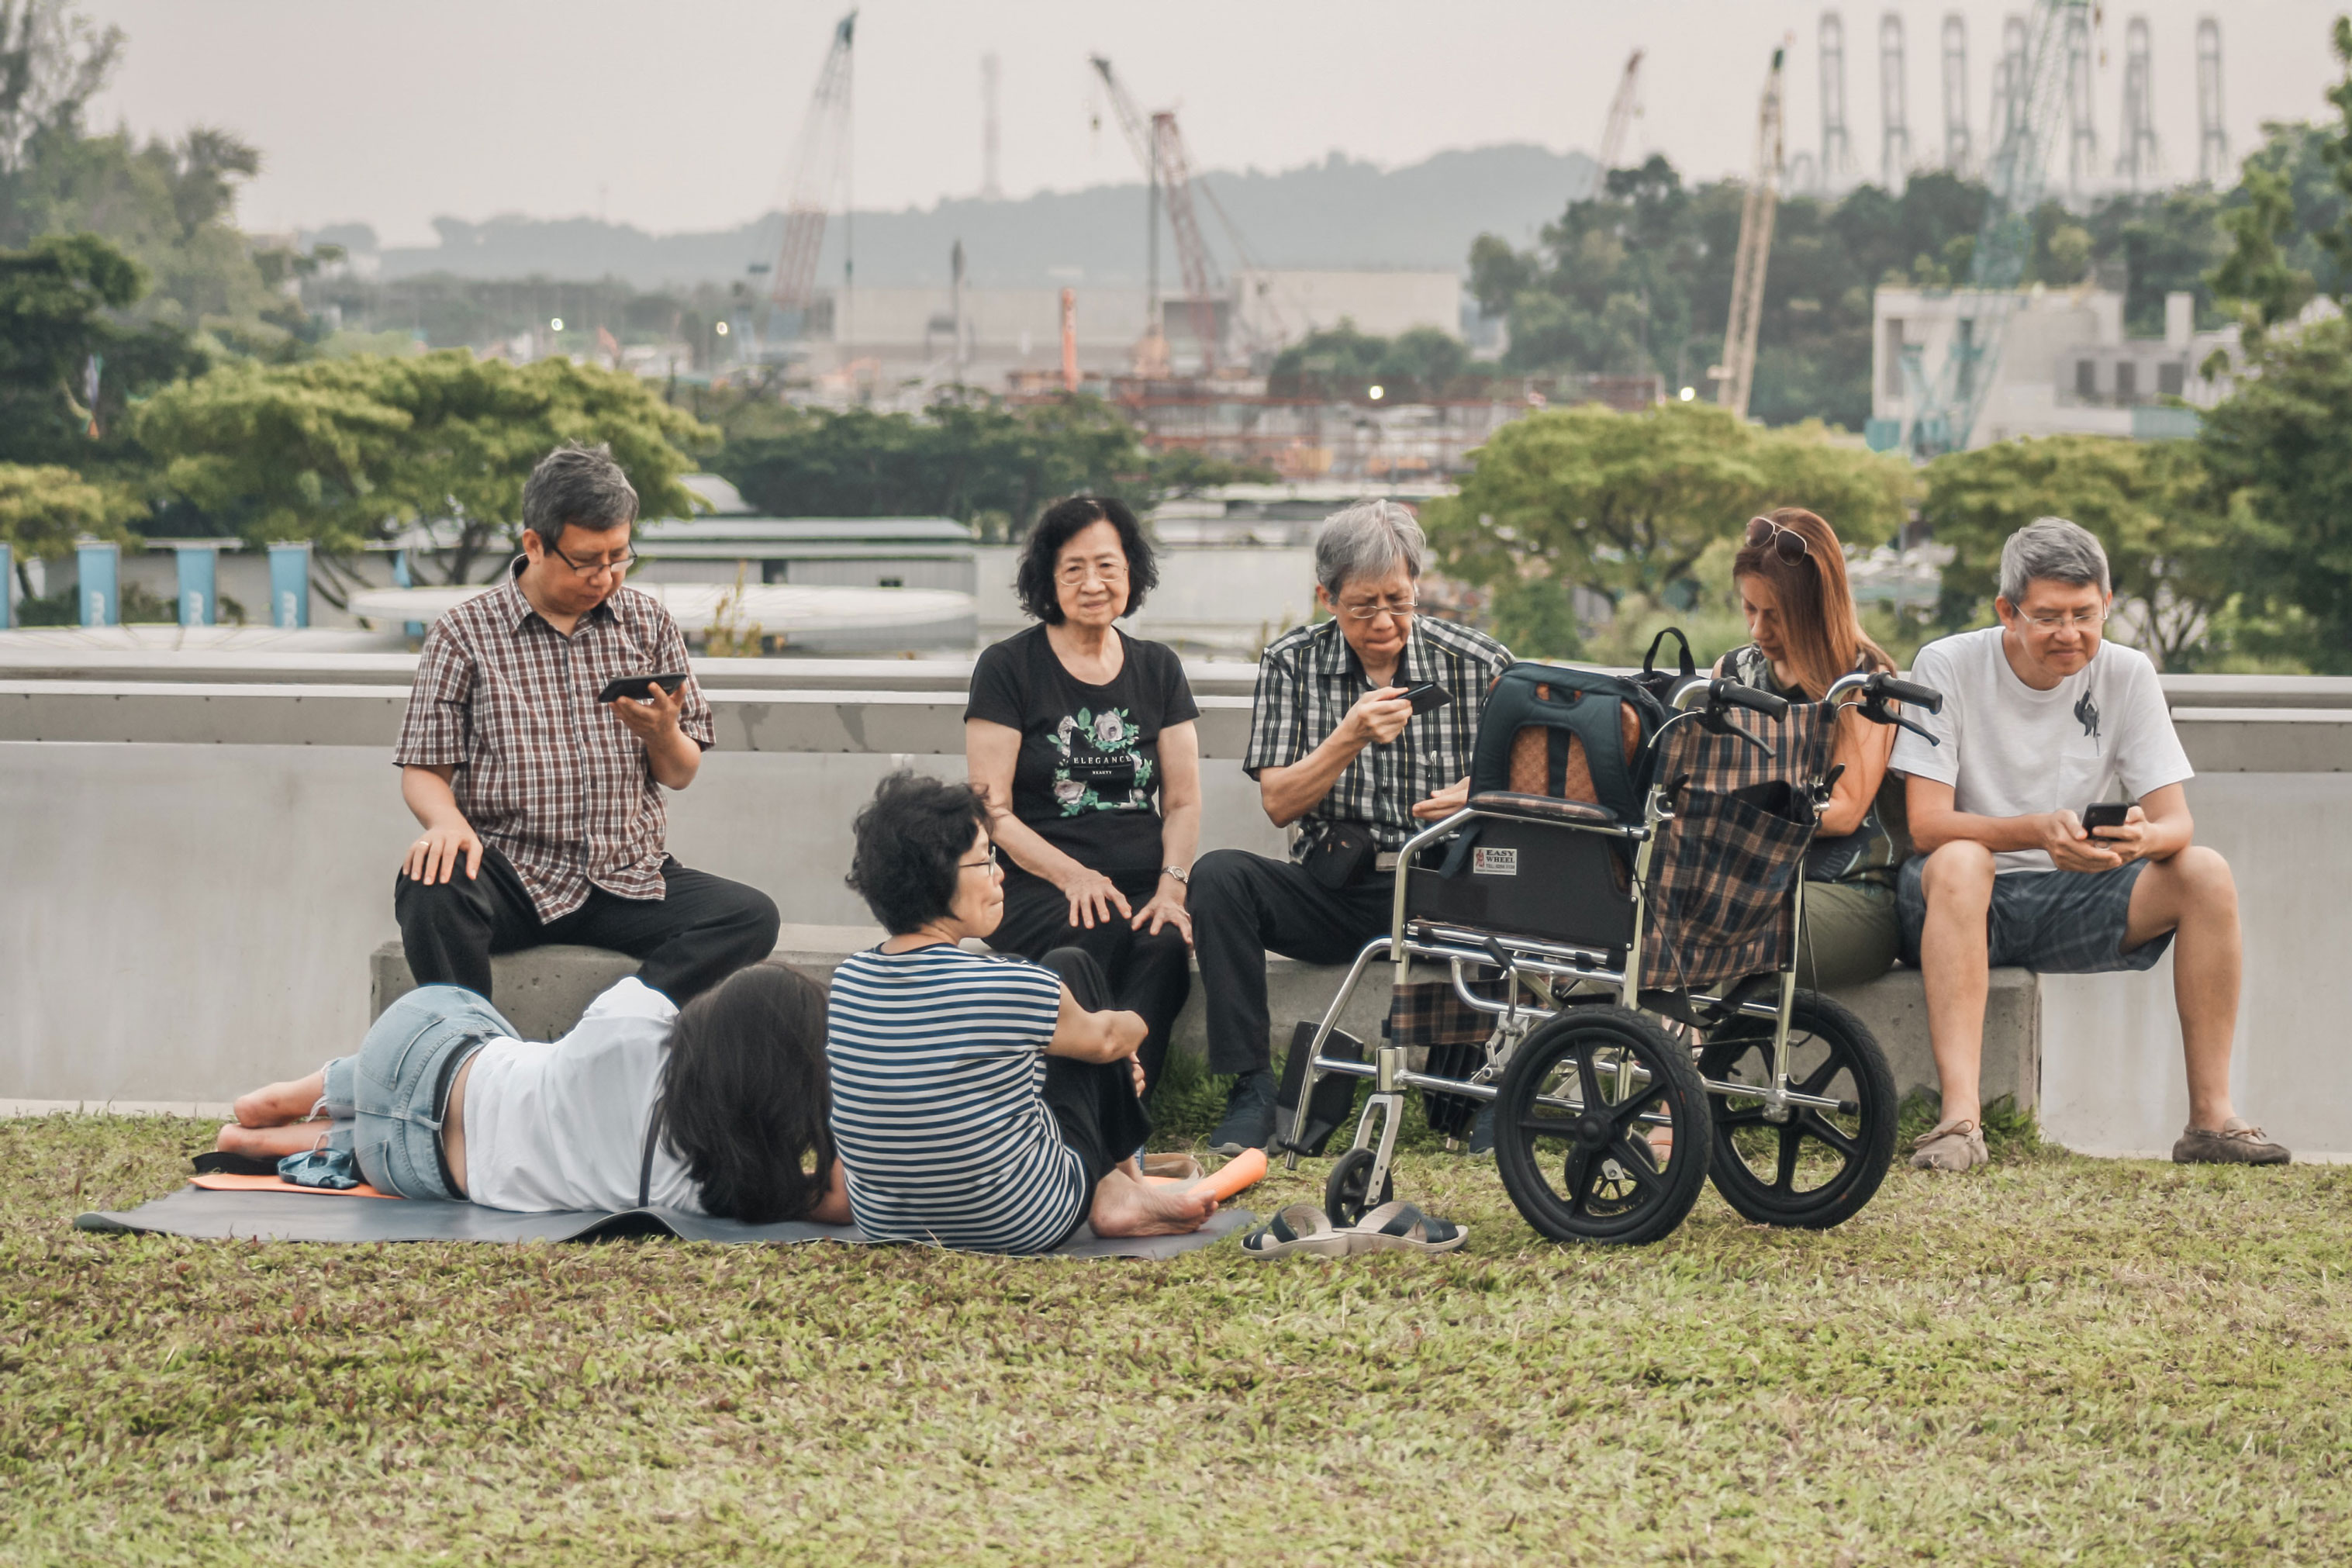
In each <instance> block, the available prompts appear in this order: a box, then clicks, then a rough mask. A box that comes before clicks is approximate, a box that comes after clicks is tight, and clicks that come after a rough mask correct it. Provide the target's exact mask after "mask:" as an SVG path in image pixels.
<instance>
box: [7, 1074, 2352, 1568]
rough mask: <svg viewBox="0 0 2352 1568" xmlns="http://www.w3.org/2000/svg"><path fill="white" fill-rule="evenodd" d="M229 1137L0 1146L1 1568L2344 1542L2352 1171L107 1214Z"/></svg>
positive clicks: (1962, 1557)
mask: <svg viewBox="0 0 2352 1568" xmlns="http://www.w3.org/2000/svg"><path fill="white" fill-rule="evenodd" d="M209 1134H210V1129H209V1128H207V1127H204V1126H199V1125H197V1124H195V1123H192V1122H184V1121H156V1120H144V1119H142V1120H131V1119H97V1118H92V1119H75V1120H68V1119H64V1118H53V1119H48V1120H41V1121H6V1122H0V1169H5V1187H4V1188H0V1194H5V1195H0V1497H5V1500H6V1508H5V1518H0V1561H5V1562H6V1563H12V1564H40V1563H149V1562H152V1563H251V1562H257V1561H263V1560H273V1561H276V1562H279V1563H319V1564H325V1565H331V1568H342V1565H344V1564H352V1563H391V1562H412V1561H431V1560H436V1559H440V1560H446V1561H450V1562H467V1563H478V1562H495V1563H666V1564H667V1563H706V1562H734V1561H741V1562H746V1563H835V1562H838V1563H851V1562H857V1563H866V1562H878V1563H898V1562H908V1563H940V1562H951V1563H970V1562H981V1563H988V1562H1006V1563H1054V1564H1056V1565H1057V1568H1060V1565H1075V1564H1082V1563H1185V1564H1196V1563H1197V1564H1214V1563H1234V1564H1244V1563H1331V1564H1352V1563H1488V1562H1495V1563H1503V1562H1540V1563H1648V1562H1659V1563H1813V1564H1825V1565H1826V1564H1833V1563H1843V1564H1859V1563H1910V1562H1916V1561H1943V1562H1949V1563H1988V1562H1990V1563H2011V1562H2016V1563H2065V1562H2072V1563H2315V1564H2316V1563H2336V1562H2342V1561H2344V1560H2346V1559H2347V1557H2352V1501H2347V1484H2346V1483H2347V1468H2352V1402H2347V1394H2352V1343H2347V1339H2352V1332H2347V1331H2352V1308H2347V1303H2346V1293H2345V1289H2344V1273H2345V1270H2346V1268H2347V1264H2352V1256H2347V1254H2352V1248H2347V1241H2352V1171H2347V1170H2338V1169H2327V1168H2300V1167H2298V1168H2295V1169H2291V1170H2288V1171H2284V1172H2276V1171H2273V1172H2251V1171H2240V1170H2194V1171H2191V1170H2179V1169H2175V1168H2173V1167H2170V1166H2166V1165H2155V1164H2141V1163H2107V1162H2093V1161H2085V1160H2075V1159H2072V1158H2069V1157H2066V1156H2064V1155H2063V1154H2057V1153H2054V1152H2046V1151H2041V1150H2038V1149H2036V1148H2034V1147H2033V1146H2032V1144H2031V1142H2030V1141H2027V1142H2019V1141H2015V1140H2012V1141H2010V1142H2007V1143H2005V1144H2004V1145H2003V1146H2002V1147H2001V1148H2000V1150H1999V1152H1998V1153H1999V1157H2000V1163H1998V1164H1997V1165H1996V1166H1995V1167H1994V1168H1993V1170H1992V1171H1991V1172H1990V1173H1987V1174H1983V1175H1980V1176H1979V1177H1974V1178H1969V1179H1949V1178H1946V1179H1935V1178H1928V1177H1924V1176H1914V1175H1911V1174H1909V1173H1904V1172H1899V1171H1898V1172H1897V1173H1895V1175H1893V1176H1891V1177H1890V1178H1889V1180H1888V1184H1887V1186H1886V1188H1885V1190H1884V1191H1883V1192H1882V1193H1881V1194H1880V1196H1879V1198H1878V1199H1877V1201H1876V1202H1875V1203H1874V1204H1873V1205H1872V1206H1871V1207H1870V1208H1869V1209H1868V1210H1867V1211H1866V1212H1865V1213H1864V1215H1862V1216H1861V1217H1860V1218H1858V1219H1856V1220H1855V1221H1854V1222H1853V1223H1852V1224H1849V1225H1848V1226H1845V1227H1844V1228H1843V1229H1841V1230H1838V1231H1833V1232H1830V1233H1827V1234H1820V1235H1814V1234H1802V1233H1778V1232H1772V1231H1767V1230H1761V1229H1757V1228H1753V1227H1750V1226H1747V1225H1745V1224H1743V1223H1742V1222H1740V1221H1739V1220H1738V1218H1737V1217H1736V1216H1735V1215H1733V1214H1732V1213H1731V1211H1730V1210H1728V1209H1727V1208H1726V1207H1725V1206H1724V1205H1722V1204H1721V1203H1720V1202H1719V1201H1718V1200H1717V1199H1716V1198H1715V1197H1714V1195H1713V1194H1709V1195H1708V1196H1707V1197H1706V1198H1705V1199H1704V1200H1703V1201H1702V1203H1701V1205H1700V1206H1699V1208H1698V1210H1697V1211H1696V1213H1695V1214H1694V1215H1693V1216H1692V1218H1691V1220H1690V1222H1689V1223H1688V1224H1687V1225H1686V1226H1685V1227H1684V1228H1683V1229H1682V1230H1681V1231H1680V1232H1679V1233H1678V1234H1677V1235H1675V1237H1673V1238H1671V1239H1670V1240H1668V1241H1667V1242H1665V1243H1664V1244H1663V1245H1661V1246H1658V1247H1651V1248H1647V1249H1643V1250H1641V1251H1601V1250H1596V1249H1562V1248H1559V1247H1553V1246H1550V1245H1549V1244H1548V1243H1545V1242H1542V1241H1540V1240H1538V1238H1537V1237H1536V1236H1535V1234H1534V1233H1533V1232H1531V1231H1530V1230H1528V1228H1527V1227H1526V1226H1524V1225H1523V1224H1521V1223H1520V1222H1519V1220H1518V1218H1517V1215H1515V1214H1514V1213H1513V1212H1512V1210H1511V1208H1510V1206H1509V1204H1508V1201H1507V1199H1506V1198H1505V1197H1504V1195H1503V1193H1502V1189H1501V1187H1500V1185H1499V1184H1498V1183H1497V1181H1496V1176H1495V1172H1494V1167H1493V1164H1492V1163H1490V1162H1471V1161H1468V1160H1466V1159H1463V1158H1460V1157H1457V1156H1451V1155H1447V1154H1444V1153H1442V1152H1437V1151H1434V1150H1432V1149H1428V1148H1426V1147H1423V1148H1420V1149H1417V1150H1416V1151H1415V1152H1413V1153H1412V1155H1411V1156H1410V1157H1409V1158H1408V1159H1407V1160H1406V1161H1405V1163H1404V1164H1403V1167H1402V1173H1401V1176H1400V1181H1399V1189H1400V1192H1401V1193H1402V1194H1404V1195H1408V1196H1411V1197H1413V1198H1415V1199H1416V1200H1418V1201H1421V1202H1423V1203H1424V1204H1425V1205H1428V1206H1429V1207H1431V1208H1433V1210H1435V1211H1437V1212H1440V1213H1443V1214H1445V1215H1449V1216H1452V1217H1455V1218H1458V1219H1460V1220H1463V1221H1465V1223H1467V1224H1468V1225H1469V1226H1471V1227H1472V1233H1473V1234H1472V1237H1471V1241H1470V1245H1469V1247H1468V1249H1467V1251H1466V1252H1465V1254H1463V1255H1461V1256H1458V1257H1455V1258H1436V1259H1429V1258H1401V1257H1393V1256H1391V1257H1383V1258H1360V1259H1350V1260H1336V1261H1323V1260H1313V1259H1290V1260H1285V1261H1281V1262H1276V1263H1257V1262H1253V1261H1251V1260H1249V1259H1247V1258H1243V1257H1242V1256H1240V1254H1239V1253H1238V1252H1237V1251H1236V1250H1235V1248H1234V1247H1233V1245H1232V1244H1230V1243H1227V1244H1224V1245H1222V1246H1219V1247H1215V1248H1213V1249H1210V1250H1207V1251H1204V1252H1201V1253H1195V1254H1192V1255H1191V1256H1189V1257H1185V1258H1180V1259H1177V1260H1175V1261H1172V1262H1169V1263H1164V1264H1158V1263H1137V1262H1102V1263H1070V1262H1066V1261H1060V1260H1054V1259H1046V1260H1039V1261H1027V1262H1015V1261H1008V1260H1003V1259H994V1258H968V1257H956V1256H950V1255H942V1254H938V1253H931V1252H921V1251H915V1250H911V1249H906V1248H887V1249H886V1248H853V1247H836V1246H833V1245H830V1244H816V1245H811V1246H806V1247H777V1248H753V1247H690V1246H684V1245H679V1244H677V1243H670V1242H636V1241H626V1242H614V1243H608V1244H603V1245H592V1246H578V1247H469V1246H462V1245H454V1244H450V1245H443V1244H435V1245H429V1246H402V1247H296V1246H265V1245H252V1244H220V1243H195V1242H184V1241H180V1240H175V1239H171V1238H161V1237H109V1236H94V1235H85V1234H81V1233H79V1232H76V1231H74V1230H73V1229H72V1228H71V1220H72V1217H73V1215H75V1214H76V1213H77V1212H79V1211H80V1210H82V1209H87V1208H97V1207H122V1206H129V1205H132V1204H135V1203H138V1202H140V1201H142V1200H143V1199H145V1198H149V1197H153V1196H157V1195H160V1194H163V1193H165V1192H168V1191H170V1190H171V1189H172V1188H173V1186H174V1185H176V1184H177V1183H178V1181H179V1179H180V1177H181V1175H182V1173H184V1170H185V1166H184V1159H185V1157H186V1155H187V1154H189V1153H190V1152H194V1150H196V1149H198V1148H201V1147H205V1146H206V1145H207V1144H208V1142H209ZM1322 1170H1323V1166H1322V1164H1321V1163H1310V1164H1309V1165H1308V1166H1307V1167H1304V1168H1302V1170H1301V1172H1300V1173H1298V1174H1297V1175H1296V1176H1289V1177H1283V1176H1279V1175H1277V1177H1276V1180H1275V1181H1274V1182H1272V1183H1270V1184H1269V1186H1268V1187H1267V1188H1262V1189H1260V1190H1258V1191H1257V1192H1255V1193H1253V1194H1250V1196H1249V1198H1248V1199H1247V1200H1246V1201H1248V1202H1249V1203H1250V1204H1251V1206H1253V1207H1255V1208H1256V1209H1257V1210H1258V1211H1259V1212H1261V1213H1266V1212H1270V1211H1271V1210H1272V1209H1273V1208H1274V1207H1276V1206H1278V1205H1280V1204H1282V1203H1286V1202H1290V1201H1293V1200H1296V1199H1298V1198H1301V1197H1307V1196H1310V1195H1313V1194H1316V1193H1318V1192H1319V1184H1320V1181H1321V1173H1322ZM319 1201H321V1202H326V1201H333V1200H328V1199H321V1200H319Z"/></svg>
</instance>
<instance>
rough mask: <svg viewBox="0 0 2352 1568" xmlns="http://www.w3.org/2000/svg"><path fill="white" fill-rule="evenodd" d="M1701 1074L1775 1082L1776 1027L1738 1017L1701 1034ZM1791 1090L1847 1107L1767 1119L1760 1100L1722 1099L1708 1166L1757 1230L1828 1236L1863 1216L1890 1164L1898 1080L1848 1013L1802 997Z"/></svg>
mask: <svg viewBox="0 0 2352 1568" xmlns="http://www.w3.org/2000/svg"><path fill="white" fill-rule="evenodd" d="M1698 1066H1699V1071H1700V1073H1701V1074H1703V1075H1704V1076H1705V1077H1706V1078H1707V1079H1709V1080H1711V1081H1713V1082H1716V1083H1737V1084H1754V1085H1757V1086H1758V1087H1759V1089H1760V1088H1763V1087H1766V1086H1769V1084H1770V1083H1771V1081H1772V1020H1771V1019H1769V1018H1749V1017H1739V1016H1734V1017H1731V1018H1728V1019H1727V1020H1725V1021H1724V1022H1723V1023H1721V1024H1719V1025H1717V1026H1716V1028H1715V1029H1714V1031H1713V1032H1712V1033H1710V1034H1709V1035H1708V1036H1707V1037H1706V1045H1705V1046H1704V1047H1702V1048H1701V1050H1700V1052H1699V1058H1698ZM1789 1087H1790V1089H1798V1090H1801V1091H1802V1092H1803V1093H1806V1094H1818V1095H1825V1096H1827V1097H1829V1098H1831V1099H1834V1100H1840V1101H1842V1102H1843V1104H1842V1107H1841V1109H1839V1110H1816V1109H1813V1108H1811V1107H1810V1106H1806V1107H1798V1108H1796V1109H1795V1110H1794V1111H1793V1113H1792V1114H1791V1115H1790V1119H1789V1120H1788V1121H1781V1122H1773V1121H1767V1120H1766V1119H1765V1116H1764V1105H1763V1101H1761V1100H1752V1099H1745V1098H1742V1097H1740V1096H1738V1095H1723V1096H1718V1097H1717V1099H1718V1101H1719V1103H1717V1105H1716V1106H1715V1107H1714V1122H1715V1140H1714V1142H1715V1149H1714V1156H1715V1157H1714V1159H1713V1160H1712V1161H1711V1162H1710V1165H1711V1167H1712V1173H1713V1175H1714V1177H1715V1190H1716V1191H1717V1192H1718V1193H1721V1194H1723V1201H1724V1202H1726V1203H1727V1204H1729V1205H1731V1206H1732V1207H1733V1208H1735V1209H1738V1211H1739V1212H1740V1213H1741V1214H1742V1215H1746V1216H1747V1217H1748V1218H1749V1219H1751V1220H1754V1221H1755V1222H1756V1223H1758V1224H1759V1225H1779V1226H1797V1227H1801V1228H1803V1229H1807V1230H1826V1229H1828V1228H1829V1227H1830V1226H1833V1225H1842V1224H1843V1223H1844V1222H1845V1221H1847V1220H1849V1219H1851V1218H1853V1216H1854V1215H1856V1214H1858V1213H1860V1212H1861V1209H1862V1206H1863V1205H1864V1204H1866V1203H1868V1202H1870V1200H1871V1197H1872V1195H1873V1194H1875V1193H1876V1192H1877V1191H1878V1184H1879V1183H1880V1182H1882V1181H1884V1180H1885V1176H1886V1167H1887V1166H1888V1165H1889V1164H1890V1163H1893V1162H1894V1159H1895V1110H1896V1101H1895V1074H1894V1072H1893V1071H1892V1070H1891V1069H1890V1068H1888V1067H1887V1065H1886V1057H1885V1053H1883V1052H1881V1051H1880V1050H1879V1048H1878V1042H1877V1041H1876V1040H1874V1039H1873V1038H1872V1037H1871V1034H1870V1030H1869V1029H1868V1028H1866V1027H1865V1026H1864V1025H1863V1022H1862V1020H1861V1019H1859V1018H1857V1017H1855V1016H1853V1014H1852V1013H1850V1012H1848V1011H1847V1010H1846V1009H1845V1008H1844V1007H1843V1006H1841V1005H1838V1004H1837V1003H1835V1002H1832V1001H1831V1000H1830V999H1829V998H1828V997H1826V996H1823V995H1822V994H1820V993H1818V992H1813V991H1799V992H1798V993H1797V995H1796V1001H1795V1003H1794V1005H1793V1006H1792V1007H1791V1009H1790V1016H1789Z"/></svg>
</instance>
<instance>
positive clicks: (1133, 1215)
mask: <svg viewBox="0 0 2352 1568" xmlns="http://www.w3.org/2000/svg"><path fill="white" fill-rule="evenodd" d="M1216 1212H1217V1200H1216V1199H1215V1198H1213V1197H1212V1196H1210V1195H1209V1194H1206V1193H1201V1192H1195V1191H1193V1190H1192V1188H1190V1187H1166V1186H1160V1185H1159V1184H1156V1183H1150V1182H1139V1181H1137V1180H1136V1179H1135V1178H1134V1177H1132V1176H1129V1175H1128V1174H1127V1173H1124V1172H1121V1171H1113V1172H1112V1173H1110V1174H1109V1175H1108V1176H1105V1177H1104V1178H1103V1179H1102V1180H1101V1181H1099V1182H1097V1183H1096V1184H1095V1202H1094V1208H1093V1210H1092V1211H1091V1212H1090V1213H1089V1214H1088V1215H1087V1219H1088V1220H1089V1221H1090V1222H1091V1223H1092V1224H1093V1226H1094V1227H1095V1234H1096V1235H1097V1236H1105V1237H1109V1236H1182V1235H1184V1234H1185V1233H1186V1232H1188V1231H1195V1230H1198V1229H1200V1228H1201V1227H1202V1226H1203V1225H1206V1224H1207V1223H1208V1221H1209V1216H1210V1215H1213V1214H1214V1213H1216Z"/></svg>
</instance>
